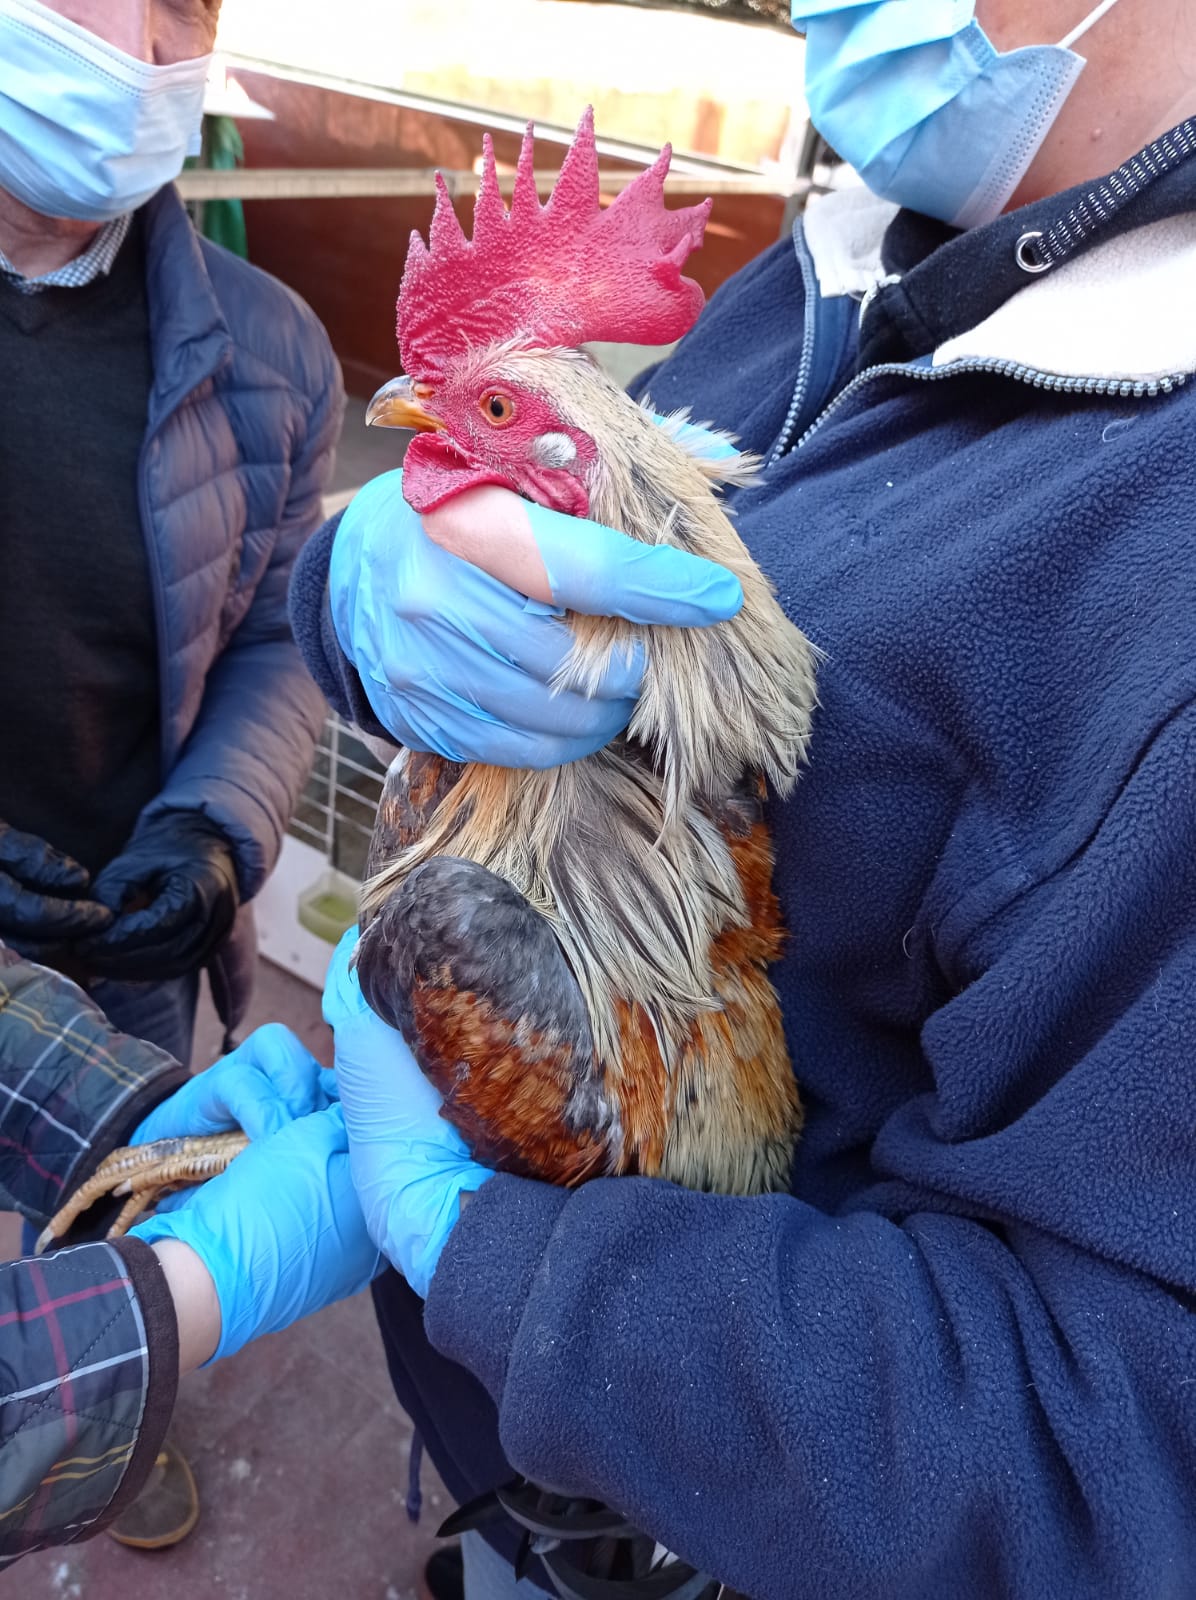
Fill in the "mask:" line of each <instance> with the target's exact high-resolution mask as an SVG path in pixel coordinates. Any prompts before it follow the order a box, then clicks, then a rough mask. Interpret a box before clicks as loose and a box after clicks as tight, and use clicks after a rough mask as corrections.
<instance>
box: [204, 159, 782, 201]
mask: <svg viewBox="0 0 1196 1600" xmlns="http://www.w3.org/2000/svg"><path fill="white" fill-rule="evenodd" d="M436 170H437V169H436V168H434V167H346V168H343V169H335V168H330V167H295V168H290V167H285V168H284V167H277V168H276V167H241V168H238V169H237V170H235V171H228V172H215V171H212V170H210V169H208V168H201V167H195V168H190V169H188V171H186V172H184V173H183V174H182V176H181V177H180V178H179V179H178V187H179V192H180V193H181V195H182V197H183V199H184V200H197V201H203V200H354V199H364V198H372V199H386V198H405V197H409V196H413V195H427V196H429V197H430V196H431V195H433V194H435V192H436V191H435V185H434V182H433V179H434V177H435V173H436ZM441 176H442V177H443V178H444V181H445V184H446V185H447V187H448V191H449V193H450V194H451V195H452V196H453V197H454V198H457V197H460V198H462V199H469V198H470V197H472V196H473V195H475V194H476V193H477V187H478V174H477V173H476V172H473V171H461V172H443V171H442V172H441ZM637 176H638V173H635V172H603V173H599V176H598V181H599V185H600V187H601V189H602V191H603V192H604V193H606V194H617V193H618V192H619V191H620V190H622V189H625V188H626V187H627V185H628V184H629V183H631V182H632V181H633V180H634V179H635V178H636V177H637ZM556 177H557V174H556V173H555V172H537V173H536V174H535V178H536V186H537V188H538V189H539V190H540V192H541V194H548V192H549V191H550V190H551V188H552V186H553V184H554V183H555V181H556ZM514 182H515V175H514V173H509V174H500V176H499V180H498V183H499V188H500V189H501V190H502V191H503V193H504V194H510V192H511V188H512V185H513V184H514ZM809 188H810V183H809V180H808V179H805V178H796V177H791V178H786V177H783V176H782V175H781V174H780V173H778V174H777V175H776V176H775V177H773V176H769V175H765V174H760V175H755V174H752V173H742V174H739V173H737V174H736V175H735V176H734V177H716V176H715V175H714V174H707V175H704V176H702V177H694V176H691V175H689V174H688V173H677V174H675V175H670V176H669V177H668V178H667V179H666V180H665V191H666V193H668V194H675V195H690V194H694V195H708V194H709V195H718V194H768V195H780V196H782V197H788V196H790V195H794V194H805V193H806V192H807V191H808V190H809Z"/></svg>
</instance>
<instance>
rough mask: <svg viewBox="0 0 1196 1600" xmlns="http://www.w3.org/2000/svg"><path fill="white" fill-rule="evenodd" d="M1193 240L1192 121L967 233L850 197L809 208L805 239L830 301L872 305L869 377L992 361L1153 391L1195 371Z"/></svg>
mask: <svg viewBox="0 0 1196 1600" xmlns="http://www.w3.org/2000/svg"><path fill="white" fill-rule="evenodd" d="M1126 174H1132V175H1133V177H1132V181H1130V180H1129V179H1127V178H1126V177H1125V175H1126ZM1194 228H1196V124H1194V123H1191V122H1190V123H1185V124H1181V125H1180V127H1179V128H1177V129H1174V130H1172V133H1171V134H1169V135H1167V136H1166V138H1165V139H1163V140H1159V141H1156V143H1155V144H1153V145H1150V146H1147V147H1146V149H1145V150H1143V151H1141V152H1139V154H1138V156H1137V157H1135V158H1134V160H1133V161H1132V162H1129V163H1127V165H1126V167H1123V168H1121V169H1119V171H1118V172H1117V173H1115V174H1112V175H1111V177H1110V178H1109V179H1105V180H1101V181H1100V182H1099V183H1097V184H1081V185H1078V186H1077V187H1076V188H1075V189H1073V190H1069V191H1067V192H1065V193H1063V194H1061V195H1053V196H1050V197H1049V198H1048V199H1046V200H1043V201H1040V202H1038V203H1037V204H1036V205H1034V206H1025V207H1022V208H1021V209H1019V210H1018V211H1015V212H1010V213H1009V214H1007V215H1005V216H1002V217H999V218H997V220H996V221H995V222H993V223H990V224H989V225H988V226H987V227H984V228H977V229H973V230H972V231H971V232H968V233H958V232H957V231H956V230H954V229H950V228H947V227H945V226H944V225H943V224H942V223H938V222H933V221H932V220H931V219H929V218H926V217H919V216H917V215H916V214H914V213H912V212H905V211H903V212H895V211H894V208H893V207H892V206H888V205H886V204H885V203H884V202H878V201H876V200H874V199H873V198H872V197H871V196H868V195H867V191H861V190H859V189H850V190H844V191H842V192H839V193H834V194H831V195H827V196H825V197H824V198H823V199H821V200H819V201H817V202H816V203H814V204H812V206H811V208H810V211H809V213H808V216H807V219H806V223H805V234H806V242H807V244H808V245H809V248H810V251H811V254H812V255H813V258H814V263H815V269H816V271H817V274H818V279H819V287H820V289H821V291H822V293H823V294H824V295H826V294H830V295H833V294H850V295H853V296H855V297H857V298H861V297H862V300H863V306H862V315H861V335H860V356H859V366H860V368H863V367H868V366H874V365H877V364H880V363H883V362H889V361H898V362H901V361H910V360H916V359H919V358H930V359H932V360H933V362H934V364H935V365H936V366H944V365H946V364H948V363H949V362H951V361H956V360H969V361H972V362H985V361H990V362H1000V363H1003V364H1009V363H1013V364H1017V365H1022V366H1025V367H1027V368H1030V369H1033V370H1038V371H1044V372H1048V373H1057V374H1058V375H1059V376H1060V377H1063V378H1074V379H1077V380H1082V379H1089V378H1090V379H1094V380H1098V381H1099V380H1125V381H1132V382H1143V383H1150V382H1152V381H1153V380H1155V379H1158V378H1161V377H1167V376H1170V377H1175V376H1177V375H1179V374H1185V373H1189V372H1193V371H1196V317H1192V316H1184V315H1183V314H1182V313H1183V308H1185V307H1186V306H1188V305H1189V304H1190V301H1191V284H1192V283H1193V281H1196V279H1194V278H1193V271H1194V268H1196V259H1194V256H1193V250H1194V248H1196V238H1194ZM1027 235H1029V236H1031V238H1032V243H1031V244H1030V246H1029V247H1028V248H1029V253H1028V254H1027V253H1026V249H1025V248H1023V250H1022V251H1021V253H1020V259H1019V243H1020V241H1022V240H1023V239H1024V238H1025V237H1026V236H1027ZM1039 252H1041V253H1042V254H1039ZM1044 259H1045V266H1043V264H1042V263H1043V260H1044ZM1027 261H1028V262H1029V264H1030V266H1031V267H1034V266H1037V267H1039V268H1040V270H1039V271H1037V272H1035V271H1030V270H1027V266H1026V265H1025V264H1024V263H1025V262H1027ZM1180 324H1182V326H1180Z"/></svg>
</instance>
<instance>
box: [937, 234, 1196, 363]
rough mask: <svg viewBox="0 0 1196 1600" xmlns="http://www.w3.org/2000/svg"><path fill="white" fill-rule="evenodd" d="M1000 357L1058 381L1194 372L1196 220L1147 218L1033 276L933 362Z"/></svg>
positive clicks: (944, 347)
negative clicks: (1037, 275)
mask: <svg viewBox="0 0 1196 1600" xmlns="http://www.w3.org/2000/svg"><path fill="white" fill-rule="evenodd" d="M975 360H985V361H987V360H997V361H1010V362H1016V363H1018V364H1019V365H1023V366H1027V367H1035V368H1037V369H1038V370H1039V371H1041V372H1049V373H1052V374H1054V375H1056V376H1058V377H1062V378H1123V379H1132V380H1135V381H1147V382H1148V381H1150V380H1151V379H1155V378H1166V377H1172V376H1174V375H1176V374H1178V373H1181V372H1182V373H1190V372H1196V215H1193V214H1191V213H1185V214H1183V215H1182V216H1178V217H1167V218H1165V219H1164V220H1163V221H1162V222H1151V223H1148V224H1147V225H1146V227H1144V228H1135V229H1134V230H1133V231H1132V232H1130V233H1123V234H1121V235H1119V236H1118V237H1117V238H1116V239H1110V240H1109V241H1108V242H1107V243H1106V244H1098V245H1094V246H1093V248H1092V249H1091V250H1088V251H1085V253H1084V254H1083V255H1080V256H1076V257H1075V258H1074V259H1073V260H1071V261H1065V262H1063V264H1062V265H1061V266H1058V267H1055V268H1053V269H1052V271H1050V272H1046V273H1043V275H1042V276H1041V277H1040V278H1035V279H1034V280H1033V281H1032V282H1030V283H1028V284H1027V285H1026V287H1025V288H1024V289H1019V290H1018V292H1017V293H1016V294H1015V295H1012V296H1011V297H1010V298H1009V299H1008V300H1006V302H1005V304H1004V305H1003V306H1000V307H998V309H997V310H996V311H994V312H993V314H992V316H990V317H986V318H985V319H984V321H983V322H982V323H980V324H979V326H977V327H975V328H973V329H972V330H971V332H970V333H964V334H960V335H959V336H958V337H957V338H955V339H949V340H948V341H947V343H946V344H944V345H941V346H940V347H939V349H937V350H936V351H935V353H934V365H935V366H936V367H945V366H947V365H948V364H949V363H950V362H952V361H975Z"/></svg>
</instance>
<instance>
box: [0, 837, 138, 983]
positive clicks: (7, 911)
mask: <svg viewBox="0 0 1196 1600" xmlns="http://www.w3.org/2000/svg"><path fill="white" fill-rule="evenodd" d="M90 882H91V878H90V874H89V873H88V871H87V868H86V867H82V866H80V865H79V863H78V862H77V861H72V860H71V858H70V856H64V855H61V854H60V853H59V852H58V851H57V850H55V849H53V848H52V847H51V846H50V845H48V844H47V843H46V841H45V840H44V839H39V838H37V837H36V836H35V835H34V834H32V833H22V832H21V831H20V829H19V828H10V827H9V825H8V824H7V822H0V939H3V940H4V941H5V943H6V944H11V945H12V946H13V948H14V949H17V950H20V951H21V952H22V953H23V954H26V955H38V954H44V952H45V951H46V950H47V949H48V948H50V947H52V946H56V945H69V944H73V943H74V942H75V941H76V940H77V939H82V938H85V937H86V935H88V934H89V933H90V934H94V933H101V932H103V930H104V929H105V928H106V927H108V925H109V924H110V923H111V921H112V913H111V911H109V909H108V908H107V906H103V905H100V904H98V903H97V902H96V901H95V900H93V899H91V898H90V896H89V894H88V888H89V886H90Z"/></svg>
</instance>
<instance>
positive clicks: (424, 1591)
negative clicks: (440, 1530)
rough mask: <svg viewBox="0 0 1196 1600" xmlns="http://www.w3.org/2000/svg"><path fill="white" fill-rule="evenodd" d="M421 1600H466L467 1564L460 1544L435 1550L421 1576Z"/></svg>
mask: <svg viewBox="0 0 1196 1600" xmlns="http://www.w3.org/2000/svg"><path fill="white" fill-rule="evenodd" d="M419 1594H420V1600H465V1563H464V1561H463V1560H462V1558H461V1546H460V1545H459V1544H446V1545H442V1546H441V1548H440V1549H439V1550H433V1552H432V1554H431V1555H430V1556H429V1557H428V1559H427V1561H425V1563H424V1570H423V1571H422V1572H421V1573H420V1575H419Z"/></svg>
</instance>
